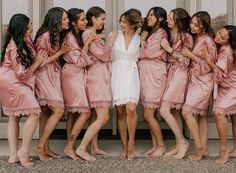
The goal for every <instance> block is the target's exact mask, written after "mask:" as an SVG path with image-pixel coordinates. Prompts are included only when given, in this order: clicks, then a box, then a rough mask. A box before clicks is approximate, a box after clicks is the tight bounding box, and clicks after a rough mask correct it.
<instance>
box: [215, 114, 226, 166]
mask: <svg viewBox="0 0 236 173" xmlns="http://www.w3.org/2000/svg"><path fill="white" fill-rule="evenodd" d="M214 118H215V121H216V127H217V131H218V134H219V137H220V147H219V156H220V158H219V159H217V160H216V163H219V164H224V163H226V162H227V161H228V158H229V153H228V147H227V131H228V122H227V118H226V117H225V115H223V114H221V113H215V114H214Z"/></svg>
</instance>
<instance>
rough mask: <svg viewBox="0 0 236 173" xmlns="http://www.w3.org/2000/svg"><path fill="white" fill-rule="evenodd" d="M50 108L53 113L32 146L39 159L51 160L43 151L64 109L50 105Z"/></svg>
mask: <svg viewBox="0 0 236 173" xmlns="http://www.w3.org/2000/svg"><path fill="white" fill-rule="evenodd" d="M51 109H52V111H53V113H52V115H51V116H50V117H49V118H48V120H47V123H46V125H45V128H44V130H43V133H42V135H41V136H40V138H39V141H38V143H37V144H36V146H35V147H34V150H35V152H36V153H37V154H38V156H39V159H40V160H41V161H48V160H51V159H50V158H48V156H47V155H46V153H45V145H46V143H47V140H48V139H49V136H50V135H51V133H52V132H53V130H54V129H55V128H56V126H57V124H58V123H59V121H60V119H61V117H62V116H63V113H64V109H63V108H61V107H52V108H51Z"/></svg>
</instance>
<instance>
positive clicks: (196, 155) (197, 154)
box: [188, 147, 204, 161]
mask: <svg viewBox="0 0 236 173" xmlns="http://www.w3.org/2000/svg"><path fill="white" fill-rule="evenodd" d="M203 152H204V148H203V147H202V148H198V149H196V151H195V153H193V154H191V155H189V156H188V158H189V159H190V160H192V161H198V160H201V159H202V155H203Z"/></svg>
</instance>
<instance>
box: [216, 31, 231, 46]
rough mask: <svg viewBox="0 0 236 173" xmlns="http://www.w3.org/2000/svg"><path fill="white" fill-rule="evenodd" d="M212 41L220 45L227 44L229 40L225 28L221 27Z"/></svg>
mask: <svg viewBox="0 0 236 173" xmlns="http://www.w3.org/2000/svg"><path fill="white" fill-rule="evenodd" d="M214 41H215V42H216V43H218V44H220V45H225V44H228V42H229V32H228V31H227V29H225V28H222V29H220V30H219V31H217V33H216V36H215V38H214Z"/></svg>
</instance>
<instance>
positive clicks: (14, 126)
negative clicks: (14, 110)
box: [7, 115, 20, 163]
mask: <svg viewBox="0 0 236 173" xmlns="http://www.w3.org/2000/svg"><path fill="white" fill-rule="evenodd" d="M19 122H20V117H16V116H15V115H10V116H9V122H8V128H7V132H8V133H7V134H8V143H9V148H10V156H9V159H8V162H9V163H16V162H19V158H18V156H17V151H18V144H19V142H18V141H19V132H20V127H19Z"/></svg>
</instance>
